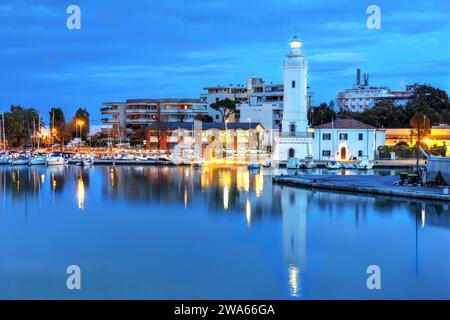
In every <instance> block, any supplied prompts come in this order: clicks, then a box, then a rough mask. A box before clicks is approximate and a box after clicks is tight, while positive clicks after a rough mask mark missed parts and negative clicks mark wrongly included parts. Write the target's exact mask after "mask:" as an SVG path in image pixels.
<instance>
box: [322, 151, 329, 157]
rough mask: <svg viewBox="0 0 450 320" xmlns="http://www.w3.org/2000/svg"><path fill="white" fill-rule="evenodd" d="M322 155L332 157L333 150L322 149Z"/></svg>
mask: <svg viewBox="0 0 450 320" xmlns="http://www.w3.org/2000/svg"><path fill="white" fill-rule="evenodd" d="M322 156H323V157H331V151H330V150H322Z"/></svg>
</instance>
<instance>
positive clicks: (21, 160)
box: [11, 155, 30, 166]
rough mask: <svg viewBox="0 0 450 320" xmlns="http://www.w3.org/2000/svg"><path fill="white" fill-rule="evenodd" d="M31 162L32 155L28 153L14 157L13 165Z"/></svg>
mask: <svg viewBox="0 0 450 320" xmlns="http://www.w3.org/2000/svg"><path fill="white" fill-rule="evenodd" d="M29 164H30V157H29V156H27V155H21V156H19V157H17V158H14V159H12V161H11V165H12V166H24V165H29Z"/></svg>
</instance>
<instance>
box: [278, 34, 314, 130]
mask: <svg viewBox="0 0 450 320" xmlns="http://www.w3.org/2000/svg"><path fill="white" fill-rule="evenodd" d="M307 90H308V63H307V62H306V59H305V56H304V55H303V52H302V42H301V41H300V40H299V39H298V37H297V36H294V38H293V39H292V41H291V42H290V51H289V54H288V55H287V59H286V61H285V62H284V105H283V121H282V130H283V133H285V134H287V133H292V134H297V135H301V133H306V132H308V118H307V113H308V104H307V101H308V91H307Z"/></svg>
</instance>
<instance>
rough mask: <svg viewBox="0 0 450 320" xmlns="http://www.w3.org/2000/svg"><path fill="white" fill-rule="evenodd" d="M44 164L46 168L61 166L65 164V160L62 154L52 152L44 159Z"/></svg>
mask: <svg viewBox="0 0 450 320" xmlns="http://www.w3.org/2000/svg"><path fill="white" fill-rule="evenodd" d="M45 164H46V165H48V166H61V165H64V164H65V159H64V156H63V154H62V152H53V153H51V154H50V155H49V156H47V158H46V159H45Z"/></svg>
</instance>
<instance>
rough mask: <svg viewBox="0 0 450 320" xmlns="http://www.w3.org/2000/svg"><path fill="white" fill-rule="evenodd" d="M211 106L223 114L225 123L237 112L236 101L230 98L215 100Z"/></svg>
mask: <svg viewBox="0 0 450 320" xmlns="http://www.w3.org/2000/svg"><path fill="white" fill-rule="evenodd" d="M210 107H211V108H212V109H214V110H216V111H218V112H219V113H220V114H221V115H222V120H223V122H224V123H225V122H226V121H227V120H228V119H229V118H230V117H231V115H233V114H235V113H236V101H233V100H230V99H228V98H227V99H224V100H220V101H218V102H215V103H213V104H211V105H210Z"/></svg>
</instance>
